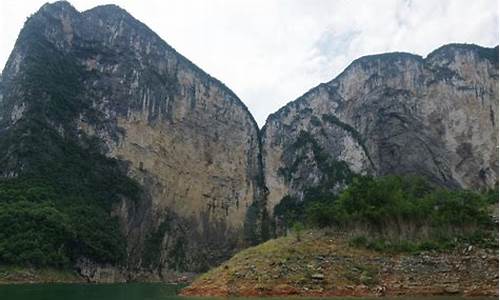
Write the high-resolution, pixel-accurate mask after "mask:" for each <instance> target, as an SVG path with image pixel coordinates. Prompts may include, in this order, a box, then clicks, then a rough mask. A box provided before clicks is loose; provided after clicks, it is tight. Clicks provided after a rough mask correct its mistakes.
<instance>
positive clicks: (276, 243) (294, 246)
mask: <svg viewBox="0 0 500 300" xmlns="http://www.w3.org/2000/svg"><path fill="white" fill-rule="evenodd" d="M181 295H184V296H244V297H246V296H308V297H317V296H321V297H323V296H431V295H459V296H492V297H493V296H498V252H497V251H496V250H493V249H481V248H477V247H475V246H465V247H463V248H462V247H461V248H457V249H455V250H453V251H450V252H446V253H443V252H440V253H438V252H427V251H426V252H421V253H417V254H409V253H404V254H388V253H380V252H375V251H369V250H366V249H356V248H352V247H350V246H349V245H348V243H346V242H342V241H338V240H335V241H334V240H332V239H329V238H328V237H327V236H318V234H310V235H308V237H307V238H306V239H304V240H303V241H300V242H298V241H296V240H294V239H293V238H292V237H285V238H280V239H277V240H272V241H269V242H267V243H265V244H263V245H259V246H257V247H254V248H250V249H247V250H244V251H242V252H241V253H239V254H238V255H236V256H235V257H233V258H232V259H231V260H230V261H228V262H226V263H224V264H223V265H222V266H220V267H218V268H216V269H214V270H212V271H210V272H209V273H207V274H205V275H202V276H200V277H199V278H198V279H197V280H195V281H194V283H193V284H192V285H190V286H189V287H186V288H185V289H183V290H182V292H181Z"/></svg>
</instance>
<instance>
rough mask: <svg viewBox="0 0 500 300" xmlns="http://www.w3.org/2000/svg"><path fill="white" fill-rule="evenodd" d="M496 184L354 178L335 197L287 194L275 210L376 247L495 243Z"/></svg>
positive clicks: (289, 219)
mask: <svg viewBox="0 0 500 300" xmlns="http://www.w3.org/2000/svg"><path fill="white" fill-rule="evenodd" d="M492 199H498V188H497V189H496V190H491V191H488V192H486V193H475V192H471V191H466V190H446V189H443V188H439V187H436V186H433V185H431V184H430V183H428V182H427V181H426V180H424V179H423V178H420V177H398V176H387V177H380V178H372V177H362V176H359V177H356V178H354V179H353V180H352V183H351V184H350V185H349V186H348V187H347V188H346V189H345V190H344V191H343V192H342V193H340V195H339V196H337V197H336V196H333V195H330V196H328V195H326V196H325V195H323V196H321V195H314V196H312V197H311V195H310V194H307V193H305V197H304V199H303V200H302V201H298V200H297V199H293V198H292V197H289V196H287V197H285V198H283V200H282V201H281V202H280V204H279V205H278V206H276V208H275V215H277V216H280V217H282V218H283V219H285V220H286V225H288V226H290V224H293V223H294V222H297V221H300V220H306V225H307V226H309V227H316V228H318V227H319V228H323V227H334V228H336V229H338V230H341V231H345V232H349V233H352V234H353V235H354V236H355V237H354V238H353V239H352V241H351V243H352V245H354V246H363V247H368V248H371V249H375V250H379V251H386V250H387V251H420V250H430V249H438V250H444V249H449V248H452V247H454V246H456V245H457V244H460V243H465V242H467V243H473V244H480V245H482V246H484V247H497V244H496V241H495V240H494V237H493V232H494V229H495V226H494V225H493V223H492V220H491V217H490V215H489V214H488V206H489V204H490V203H492V201H493V200H492Z"/></svg>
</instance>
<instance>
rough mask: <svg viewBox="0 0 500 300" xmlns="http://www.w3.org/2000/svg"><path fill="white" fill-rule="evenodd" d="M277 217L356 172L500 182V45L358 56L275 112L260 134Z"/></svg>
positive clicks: (484, 184) (461, 183) (447, 182)
mask: <svg viewBox="0 0 500 300" xmlns="http://www.w3.org/2000/svg"><path fill="white" fill-rule="evenodd" d="M262 140H263V141H262V144H263V162H264V173H265V179H266V186H267V187H268V188H269V191H270V193H269V196H268V198H267V200H268V202H267V203H268V208H269V210H270V211H272V210H273V208H274V207H275V206H276V205H277V204H279V203H280V201H281V200H282V199H283V198H284V197H285V196H292V197H294V198H296V199H299V200H300V199H303V198H304V197H305V196H307V190H308V189H309V190H310V189H311V188H315V189H316V191H315V192H318V191H317V190H320V192H335V191H336V190H338V189H340V188H342V187H343V186H345V184H347V183H348V182H349V181H350V180H351V178H352V175H353V174H368V175H375V176H380V175H389V174H393V175H394V174H395V175H408V174H414V175H420V176H424V177H426V178H428V179H430V180H431V181H433V182H434V183H436V184H438V185H441V186H445V187H449V188H470V189H476V190H478V189H484V188H488V187H493V186H494V185H495V184H498V147H497V146H498V46H497V47H496V48H483V47H479V46H476V45H465V44H450V45H446V46H443V47H441V48H439V49H437V50H435V51H433V52H432V53H431V54H429V55H428V56H427V57H426V58H422V57H420V56H417V55H413V54H408V53H386V54H381V55H372V56H366V57H362V58H359V59H357V60H355V61H354V62H353V63H351V64H350V65H349V66H348V67H347V68H346V69H345V70H344V71H343V72H342V73H341V74H340V75H339V76H338V77H337V78H335V79H333V80H332V81H330V82H327V83H324V84H320V85H319V86H317V87H315V88H313V89H311V90H310V91H308V92H307V93H306V94H304V95H303V96H302V97H300V98H299V99H297V100H295V101H293V102H291V103H289V104H287V105H286V106H284V107H283V108H281V109H280V110H279V111H277V112H275V113H274V114H272V115H270V116H269V117H268V119H267V122H266V124H265V126H264V128H263V129H262Z"/></svg>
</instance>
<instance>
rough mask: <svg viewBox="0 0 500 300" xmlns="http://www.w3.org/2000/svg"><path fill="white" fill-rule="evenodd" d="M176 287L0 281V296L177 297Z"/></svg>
mask: <svg viewBox="0 0 500 300" xmlns="http://www.w3.org/2000/svg"><path fill="white" fill-rule="evenodd" d="M180 288H181V287H180V286H177V285H171V284H161V283H128V284H13V285H0V300H163V299H169V300H180V299H181V297H179V296H176V293H177V292H178V291H179V289H180ZM182 299H185V298H182Z"/></svg>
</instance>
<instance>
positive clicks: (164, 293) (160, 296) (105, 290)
mask: <svg viewBox="0 0 500 300" xmlns="http://www.w3.org/2000/svg"><path fill="white" fill-rule="evenodd" d="M180 288H181V287H180V286H178V285H169V284H161V283H128V284H15V285H0V300H164V299H168V300H208V299H210V300H217V298H203V297H194V298H188V297H180V296H176V294H177V292H178V291H179V289H180ZM220 299H221V300H223V299H227V298H220ZM240 299H241V298H240ZM254 299H258V298H254ZM267 299H268V300H270V299H272V300H290V299H295V300H297V299H300V300H307V298H285V297H282V298H267ZM317 299H318V298H316V300H317ZM338 299H342V298H335V300H338ZM344 299H350V300H352V299H356V300H368V299H374V298H344ZM376 299H380V298H376ZM389 299H391V298H389ZM392 299H397V300H464V299H467V298H462V297H418V298H406V297H402V298H392ZM469 299H470V298H469ZM479 299H488V298H474V300H479ZM489 299H490V300H491V299H492V298H489Z"/></svg>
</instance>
